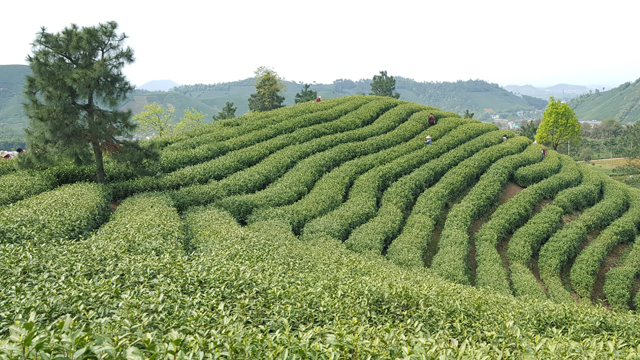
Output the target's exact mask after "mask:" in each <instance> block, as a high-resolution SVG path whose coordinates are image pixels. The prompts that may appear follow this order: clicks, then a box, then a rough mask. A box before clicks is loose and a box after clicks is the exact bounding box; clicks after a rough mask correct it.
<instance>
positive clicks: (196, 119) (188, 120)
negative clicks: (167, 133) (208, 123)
mask: <svg viewBox="0 0 640 360" xmlns="http://www.w3.org/2000/svg"><path fill="white" fill-rule="evenodd" d="M205 116H206V115H205V114H203V113H201V112H199V111H197V110H196V109H193V108H192V109H184V111H183V115H182V118H181V119H180V122H178V123H177V124H176V126H175V131H177V132H179V131H185V130H190V129H193V128H195V127H198V126H201V125H202V122H203V121H204V117H205Z"/></svg>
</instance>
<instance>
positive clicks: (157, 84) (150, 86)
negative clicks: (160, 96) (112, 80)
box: [136, 80, 180, 91]
mask: <svg viewBox="0 0 640 360" xmlns="http://www.w3.org/2000/svg"><path fill="white" fill-rule="evenodd" d="M176 86H180V84H178V83H176V82H174V81H171V80H152V81H149V82H148V83H145V84H143V85H140V86H137V87H136V88H138V89H143V90H149V91H169V90H170V89H171V88H174V87H176Z"/></svg>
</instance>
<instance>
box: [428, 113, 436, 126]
mask: <svg viewBox="0 0 640 360" xmlns="http://www.w3.org/2000/svg"><path fill="white" fill-rule="evenodd" d="M435 123H436V118H435V117H434V116H433V113H429V125H435Z"/></svg>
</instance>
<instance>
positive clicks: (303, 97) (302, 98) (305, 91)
mask: <svg viewBox="0 0 640 360" xmlns="http://www.w3.org/2000/svg"><path fill="white" fill-rule="evenodd" d="M310 86H311V85H309V84H304V88H302V90H300V92H299V93H297V94H296V100H295V101H296V104H299V103H303V102H307V101H314V100H315V99H316V98H317V97H318V92H317V91H313V90H309V87H310Z"/></svg>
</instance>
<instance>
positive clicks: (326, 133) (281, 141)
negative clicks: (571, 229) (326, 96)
mask: <svg viewBox="0 0 640 360" xmlns="http://www.w3.org/2000/svg"><path fill="white" fill-rule="evenodd" d="M398 104H399V102H398V101H397V100H392V99H390V100H387V99H382V100H377V101H373V102H370V103H368V104H365V105H364V106H361V107H360V108H359V109H358V110H355V111H352V112H350V113H348V114H346V115H345V116H342V117H340V118H339V119H338V120H336V121H331V122H328V123H324V124H319V125H316V126H311V127H308V128H303V129H300V130H297V131H294V132H293V133H290V134H284V135H282V136H279V137H276V138H274V139H271V140H268V141H264V142H261V143H257V144H255V145H252V146H249V147H247V148H245V149H241V150H238V151H233V152H230V153H228V154H226V155H224V156H221V157H219V158H216V159H213V160H210V161H207V162H204V163H201V164H198V165H194V166H188V167H186V168H183V169H180V170H177V171H175V172H173V173H170V174H167V175H166V176H164V177H163V178H153V177H147V178H139V179H134V180H131V181H127V182H122V183H119V184H114V185H113V189H114V196H115V197H116V198H123V197H126V196H130V195H132V194H134V193H137V192H141V191H149V190H170V189H178V188H181V187H188V186H192V185H198V184H206V183H207V182H209V181H211V180H220V179H222V178H224V177H225V176H229V175H231V174H233V173H236V172H239V171H242V170H244V169H246V168H249V167H251V166H254V165H256V164H258V163H259V162H260V161H262V160H264V159H267V161H269V160H268V158H273V157H274V156H275V157H278V156H279V155H276V154H277V153H279V152H280V153H281V152H285V153H286V152H288V151H291V149H300V148H301V147H304V144H305V143H308V142H310V141H314V142H313V143H312V145H313V144H317V143H318V141H320V139H323V138H324V140H327V139H336V138H337V137H338V138H339V137H341V136H342V137H344V135H343V134H345V133H346V134H351V133H352V132H354V131H355V132H356V133H357V132H359V131H361V129H362V128H363V127H364V128H366V129H369V126H370V125H371V124H372V122H375V120H376V119H377V118H378V116H380V115H381V114H382V113H384V112H385V111H387V110H389V109H390V108H393V107H395V106H397V105H398ZM296 145H297V146H296ZM307 147H308V145H307ZM318 151H321V150H318ZM312 153H313V152H309V154H312ZM294 156H295V155H294ZM307 156H309V155H307ZM258 166H260V165H258ZM285 170H286V169H285Z"/></svg>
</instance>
